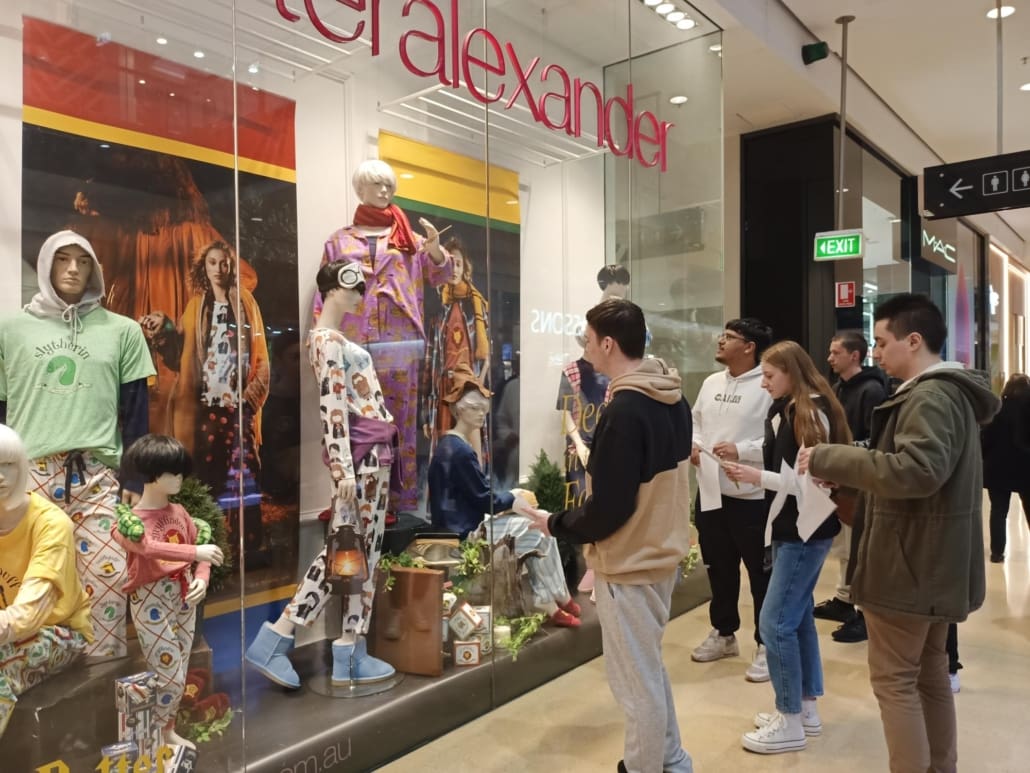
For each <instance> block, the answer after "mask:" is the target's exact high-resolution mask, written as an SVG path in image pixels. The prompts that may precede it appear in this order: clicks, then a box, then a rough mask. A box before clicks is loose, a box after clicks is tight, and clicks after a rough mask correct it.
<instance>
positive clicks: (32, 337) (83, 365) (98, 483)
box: [0, 231, 154, 661]
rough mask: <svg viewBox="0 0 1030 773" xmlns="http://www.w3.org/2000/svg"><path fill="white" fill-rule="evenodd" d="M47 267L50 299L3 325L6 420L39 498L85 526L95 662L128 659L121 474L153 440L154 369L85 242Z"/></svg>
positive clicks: (43, 268) (1, 402) (47, 256)
mask: <svg viewBox="0 0 1030 773" xmlns="http://www.w3.org/2000/svg"><path fill="white" fill-rule="evenodd" d="M36 266H37V279H38V281H39V292H38V293H36V295H35V296H33V298H32V301H31V302H30V303H29V304H28V305H26V306H25V308H24V309H23V310H22V311H21V312H20V313H18V314H15V315H14V316H12V317H9V318H7V319H5V320H3V322H0V420H4V416H6V421H7V422H8V423H9V424H10V426H11V427H12V428H13V429H15V430H16V431H17V432H18V433H19V434H20V435H21V437H22V438H23V439H24V442H25V446H26V448H27V449H28V454H29V458H30V459H31V460H32V462H31V464H30V465H29V479H30V484H29V487H30V489H31V490H33V491H36V492H38V493H39V494H40V495H42V496H45V497H47V498H48V499H49V500H50V501H51V502H53V503H54V504H56V505H57V506H58V507H60V508H62V509H63V510H64V511H65V512H66V513H67V514H68V516H69V517H70V518H72V519H73V521H74V531H75V543H76V545H77V547H78V550H77V552H76V561H77V563H78V567H79V573H80V575H81V577H82V582H83V585H84V586H85V588H86V592H87V593H88V594H89V596H90V603H91V608H92V615H93V629H94V634H95V639H94V640H93V641H92V642H91V644H90V645H89V647H88V648H87V652H86V654H87V656H88V657H89V658H90V659H91V660H92V661H101V660H107V659H110V658H116V657H124V656H125V655H126V653H127V647H126V640H125V636H126V634H125V610H126V601H125V596H124V594H122V593H121V591H120V590H119V589H120V588H121V586H122V584H123V580H124V573H125V554H124V552H123V551H122V549H121V547H120V546H119V545H118V544H117V543H116V542H114V540H113V539H112V537H111V534H110V530H111V524H112V523H113V522H114V507H115V505H116V504H117V503H118V500H119V491H120V490H121V485H120V481H119V477H120V476H119V475H118V473H117V472H116V471H117V469H118V467H119V464H120V462H121V456H122V448H123V447H127V446H129V445H130V444H131V443H132V441H133V440H135V439H136V438H137V437H140V436H141V435H144V434H146V432H147V424H148V415H147V380H148V378H150V377H151V376H153V375H154V365H153V362H152V361H151V358H150V352H149V351H148V350H147V342H146V340H145V339H144V337H143V331H142V330H141V329H140V326H139V324H138V323H137V322H135V321H134V320H131V319H129V318H128V317H123V316H121V315H120V314H113V313H111V312H109V311H108V310H107V309H105V308H103V307H102V306H101V305H100V304H101V299H102V298H103V297H104V278H103V274H102V272H101V270H100V263H99V262H98V260H97V257H96V254H95V253H94V251H93V247H92V245H91V244H90V243H89V242H88V241H86V239H84V238H83V237H82V236H80V235H79V234H77V233H75V232H73V231H60V232H58V233H56V234H53V235H52V236H51V237H50V238H48V239H47V240H46V241H45V242H44V243H43V246H42V247H41V248H40V250H39V258H38V261H37V264H36ZM123 480H124V479H123ZM136 496H138V495H131V494H130V492H125V497H126V498H127V499H133V498H134V497H136Z"/></svg>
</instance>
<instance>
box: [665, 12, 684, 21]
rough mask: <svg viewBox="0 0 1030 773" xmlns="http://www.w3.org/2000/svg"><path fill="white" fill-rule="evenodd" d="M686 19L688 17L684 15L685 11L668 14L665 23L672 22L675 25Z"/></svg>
mask: <svg viewBox="0 0 1030 773" xmlns="http://www.w3.org/2000/svg"><path fill="white" fill-rule="evenodd" d="M686 18H687V15H686V14H685V13H683V11H673V12H672V13H670V14H666V16H665V21H671V22H672V23H673V24H675V23H676V22H678V21H682V20H683V19H686Z"/></svg>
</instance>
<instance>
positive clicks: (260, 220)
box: [251, 217, 265, 223]
mask: <svg viewBox="0 0 1030 773" xmlns="http://www.w3.org/2000/svg"><path fill="white" fill-rule="evenodd" d="M251 220H252V221H254V222H255V223H263V222H265V219H264V218H263V217H252V218H251Z"/></svg>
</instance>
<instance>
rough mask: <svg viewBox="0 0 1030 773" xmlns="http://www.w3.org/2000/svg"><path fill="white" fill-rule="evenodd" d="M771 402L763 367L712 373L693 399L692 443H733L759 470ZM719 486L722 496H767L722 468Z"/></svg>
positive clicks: (738, 454) (746, 461)
mask: <svg viewBox="0 0 1030 773" xmlns="http://www.w3.org/2000/svg"><path fill="white" fill-rule="evenodd" d="M771 405H772V398H771V397H769V393H768V392H766V391H765V390H764V389H762V369H761V368H760V367H758V366H755V367H754V368H752V369H751V370H749V371H747V373H742V374H740V375H739V376H736V377H734V376H731V375H730V372H729V370H728V369H726V370H721V371H719V372H717V373H713V374H712V375H711V376H709V377H708V378H706V379H705V381H704V383H703V384H702V385H701V389H700V390H699V391H698V393H697V400H695V401H694V410H693V416H694V438H693V444H694V445H695V446H702V447H704V448H707V449H708V450H709V451H711V450H712V448H713V446H715V444H716V443H722V442H730V443H734V444H736V446H737V456H738V457H740V461H741V462H742V463H744V464H747V465H749V466H751V467H755V468H756V469H759V470H760V469H762V467H763V461H762V444H763V443H764V442H765V417H766V414H767V413H769V407H770V406H771ZM719 488H720V490H721V491H722V494H723V496H727V497H734V498H735V499H761V498H762V497H764V496H765V492H764V491H763V490H762V487H761V486H752V485H750V484H748V483H743V482H742V483H741V484H740V486H739V488H738V487H737V486H736V485H735V484H734V483H733V481H731V480H730V479H729V478H727V477H726V473H725V471H723V470H719Z"/></svg>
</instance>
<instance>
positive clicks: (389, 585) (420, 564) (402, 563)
mask: <svg viewBox="0 0 1030 773" xmlns="http://www.w3.org/2000/svg"><path fill="white" fill-rule="evenodd" d="M425 565H426V562H425V559H423V558H422V557H421V556H413V555H411V553H409V552H408V551H406V550H402V551H401V552H400V553H383V555H382V556H380V558H379V563H378V564H377V566H378V568H379V571H380V572H381V573H382V575H383V587H385V588H386V590H388V591H391V590H393V586H394V585H395V584H396V582H397V578H396V577H394V576H393V571H392V570H393V568H394V567H395V566H399V567H402V568H406V569H422V568H424V567H425Z"/></svg>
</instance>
